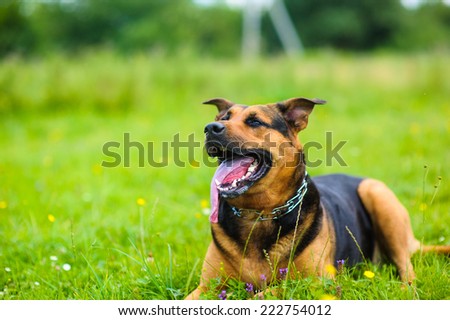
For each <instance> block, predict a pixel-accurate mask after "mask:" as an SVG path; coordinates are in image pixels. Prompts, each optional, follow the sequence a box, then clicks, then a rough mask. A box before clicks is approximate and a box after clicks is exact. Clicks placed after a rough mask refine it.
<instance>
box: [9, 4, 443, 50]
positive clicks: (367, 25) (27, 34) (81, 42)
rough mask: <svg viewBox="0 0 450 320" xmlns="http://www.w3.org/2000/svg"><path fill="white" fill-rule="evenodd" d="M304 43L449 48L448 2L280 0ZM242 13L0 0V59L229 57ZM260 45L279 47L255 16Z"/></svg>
mask: <svg viewBox="0 0 450 320" xmlns="http://www.w3.org/2000/svg"><path fill="white" fill-rule="evenodd" d="M285 3H286V6H287V8H288V10H289V13H290V15H291V17H292V20H293V22H294V25H295V27H296V28H297V31H298V33H299V34H300V36H301V38H302V41H303V43H304V45H305V47H306V48H321V47H330V48H338V49H343V50H371V49H374V48H380V47H390V48H395V49H423V48H427V47H430V46H441V47H442V46H444V47H448V46H449V39H450V7H448V6H446V5H444V4H443V3H441V2H440V1H430V2H427V3H426V4H425V5H423V6H421V7H420V8H418V9H416V10H408V9H406V8H404V7H403V6H402V5H401V4H400V1H399V0H379V1H373V0H285ZM241 20H242V14H241V12H240V11H239V10H237V9H233V8H230V7H228V6H226V5H224V4H223V1H222V2H221V1H219V2H218V4H217V5H215V6H202V5H197V4H196V3H195V2H193V1H192V0H170V1H168V0H147V1H144V0H73V1H67V0H66V1H61V0H53V1H50V0H46V1H19V0H2V1H0V56H5V55H8V54H11V53H19V54H35V53H45V52H49V51H50V52H51V51H54V50H62V51H65V52H70V53H72V52H78V51H80V50H84V49H86V48H92V47H105V46H106V47H111V48H113V49H115V50H119V51H122V52H132V51H158V52H159V51H161V52H163V53H167V54H176V53H177V52H179V51H183V50H190V51H193V52H195V53H198V54H204V55H215V56H235V55H237V54H239V52H240V44H241V26H242V21H241ZM262 26H263V27H262V29H263V40H264V50H265V52H266V53H277V52H279V51H280V50H281V46H280V42H279V39H278V36H277V35H276V33H275V31H274V29H273V25H272V21H270V19H269V17H268V15H267V14H266V15H265V16H264V18H263V21H262Z"/></svg>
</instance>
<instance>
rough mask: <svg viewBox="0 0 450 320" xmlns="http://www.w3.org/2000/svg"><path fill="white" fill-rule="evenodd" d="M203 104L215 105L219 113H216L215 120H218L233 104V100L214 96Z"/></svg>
mask: <svg viewBox="0 0 450 320" xmlns="http://www.w3.org/2000/svg"><path fill="white" fill-rule="evenodd" d="M203 104H212V105H215V106H216V107H217V111H218V112H219V113H218V114H217V115H216V121H217V120H219V119H220V118H221V117H222V116H223V115H224V114H225V113H226V112H227V111H228V109H230V108H231V107H232V106H233V105H234V103H233V102H231V101H229V100H227V99H223V98H214V99H211V100H208V101H205V102H203Z"/></svg>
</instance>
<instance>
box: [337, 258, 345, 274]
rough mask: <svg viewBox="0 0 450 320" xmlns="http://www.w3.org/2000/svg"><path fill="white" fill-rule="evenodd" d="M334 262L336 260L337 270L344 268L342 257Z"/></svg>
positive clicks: (340, 270)
mask: <svg viewBox="0 0 450 320" xmlns="http://www.w3.org/2000/svg"><path fill="white" fill-rule="evenodd" d="M336 262H337V269H338V272H342V270H343V269H344V264H345V260H344V259H342V260H338V261H336Z"/></svg>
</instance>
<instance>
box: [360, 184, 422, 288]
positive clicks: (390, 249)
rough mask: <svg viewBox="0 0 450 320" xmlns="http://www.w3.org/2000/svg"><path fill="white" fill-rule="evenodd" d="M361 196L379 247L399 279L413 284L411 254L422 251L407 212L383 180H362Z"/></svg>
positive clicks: (413, 275) (413, 274)
mask: <svg viewBox="0 0 450 320" xmlns="http://www.w3.org/2000/svg"><path fill="white" fill-rule="evenodd" d="M358 193H359V196H360V198H361V200H362V202H363V204H364V206H365V207H366V209H367V211H368V213H369V215H370V217H371V219H372V222H373V225H374V230H375V237H376V241H377V245H379V246H380V249H381V251H382V252H383V253H385V254H386V255H387V256H388V258H390V259H391V260H392V262H393V263H394V264H395V265H396V267H397V269H398V272H399V275H400V279H401V280H402V281H404V282H406V283H412V281H413V280H414V278H415V273H414V269H413V266H412V264H411V255H412V254H413V253H414V252H416V251H417V250H419V249H420V242H419V241H418V240H417V239H416V238H415V237H414V234H413V231H412V228H411V222H410V219H409V215H408V211H407V210H406V208H405V207H404V206H403V205H402V204H401V203H400V201H399V200H398V199H397V197H396V196H395V195H394V193H393V192H392V191H391V190H390V189H389V188H388V187H387V186H386V185H385V184H384V183H382V182H380V181H377V180H373V179H366V180H363V182H361V184H360V185H359V187H358Z"/></svg>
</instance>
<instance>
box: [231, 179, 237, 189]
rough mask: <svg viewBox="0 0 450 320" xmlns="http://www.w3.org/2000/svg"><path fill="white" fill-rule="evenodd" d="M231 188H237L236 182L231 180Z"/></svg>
mask: <svg viewBox="0 0 450 320" xmlns="http://www.w3.org/2000/svg"><path fill="white" fill-rule="evenodd" d="M231 186H232V187H233V188H236V187H237V181H236V180H233V183H232V184H231Z"/></svg>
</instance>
